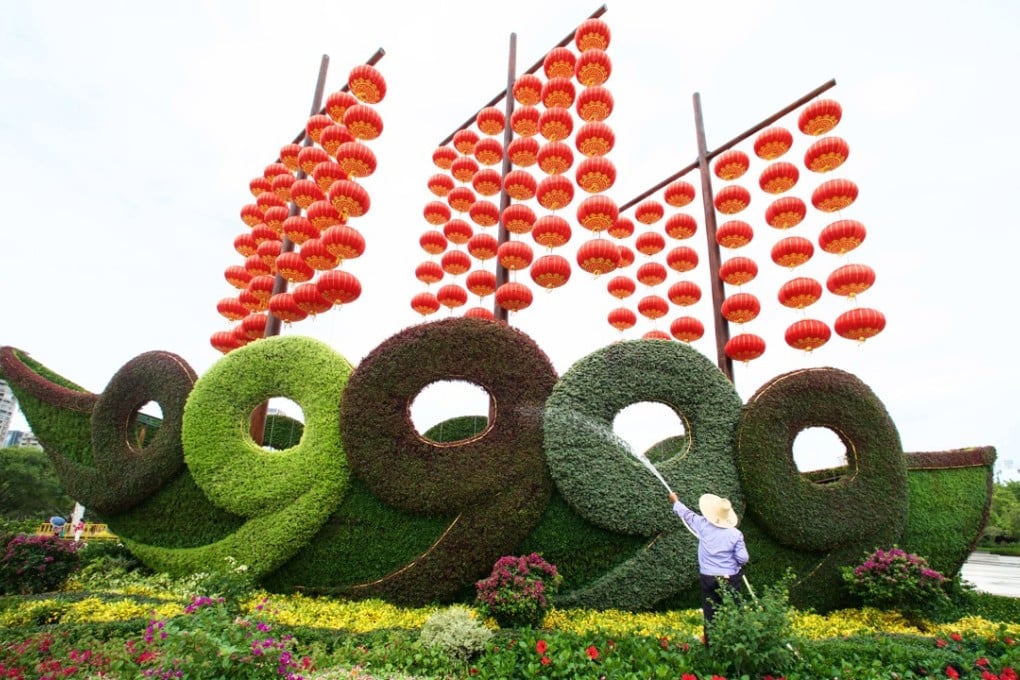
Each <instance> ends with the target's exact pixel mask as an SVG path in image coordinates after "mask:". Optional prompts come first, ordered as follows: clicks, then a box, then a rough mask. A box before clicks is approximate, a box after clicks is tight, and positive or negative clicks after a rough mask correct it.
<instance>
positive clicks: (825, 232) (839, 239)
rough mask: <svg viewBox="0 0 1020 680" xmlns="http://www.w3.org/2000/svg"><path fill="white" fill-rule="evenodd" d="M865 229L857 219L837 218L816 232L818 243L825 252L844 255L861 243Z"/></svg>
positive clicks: (865, 232)
mask: <svg viewBox="0 0 1020 680" xmlns="http://www.w3.org/2000/svg"><path fill="white" fill-rule="evenodd" d="M866 235H867V230H866V229H865V228H864V225H863V224H861V223H860V222H858V221H857V220H838V221H836V222H833V223H832V224H830V225H828V226H826V227H825V228H824V229H822V231H821V233H820V234H818V245H819V246H820V247H821V249H822V250H824V251H825V252H827V253H833V254H835V255H844V254H846V253H848V252H850V251H851V250H853V249H854V248H856V247H857V246H859V245H861V243H862V242H863V241H864V237H865V236H866Z"/></svg>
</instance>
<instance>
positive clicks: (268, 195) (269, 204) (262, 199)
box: [255, 191, 287, 215]
mask: <svg viewBox="0 0 1020 680" xmlns="http://www.w3.org/2000/svg"><path fill="white" fill-rule="evenodd" d="M255 205H257V206H258V207H259V209H260V210H262V214H263V215H265V213H266V211H267V210H269V209H270V208H274V207H276V208H286V207H287V204H286V203H284V202H283V201H281V200H280V198H279V197H278V196H277V195H276V194H274V193H273V192H272V191H266V192H265V193H261V194H259V195H258V197H257V198H256V199H255Z"/></svg>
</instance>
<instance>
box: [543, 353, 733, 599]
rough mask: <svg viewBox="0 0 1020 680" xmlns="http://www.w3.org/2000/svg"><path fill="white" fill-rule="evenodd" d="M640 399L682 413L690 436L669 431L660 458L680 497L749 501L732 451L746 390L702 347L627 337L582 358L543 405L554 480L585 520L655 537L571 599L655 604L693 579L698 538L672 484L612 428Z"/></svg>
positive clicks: (694, 500) (691, 500)
mask: <svg viewBox="0 0 1020 680" xmlns="http://www.w3.org/2000/svg"><path fill="white" fill-rule="evenodd" d="M643 401H652V402H659V403H662V404H665V405H666V406H669V407H670V408H672V409H673V410H674V411H675V412H676V413H677V414H678V415H679V416H680V417H681V418H683V419H684V421H685V422H686V428H685V429H686V431H687V436H686V437H676V438H671V440H672V441H673V442H674V443H675V445H676V446H677V448H676V449H674V453H673V455H672V456H671V457H668V458H667V459H665V460H662V461H661V462H659V463H658V464H657V465H656V466H655V467H656V469H657V470H658V471H659V473H660V474H661V475H662V476H663V477H665V478H666V480H667V481H668V482H669V484H670V487H671V488H672V489H674V490H675V491H676V492H677V493H678V495H679V496H680V498H681V499H682V500H684V501H685V502H686V503H688V504H689V505H692V506H695V507H696V504H697V500H698V498H699V496H700V495H701V494H703V493H708V492H711V493H715V494H719V495H723V496H726V497H728V498H730V499H731V500H732V502H733V504H734V506H735V507H737V508H742V506H743V494H742V492H741V489H740V485H739V482H738V479H737V471H736V464H735V461H734V459H733V436H734V430H735V428H736V424H737V420H738V418H739V415H740V407H741V401H740V397H739V395H738V394H737V393H736V391H735V390H734V389H733V385H732V384H731V383H730V382H729V381H727V380H726V377H725V376H724V375H723V374H722V373H721V372H720V371H719V369H718V368H716V367H715V366H714V365H713V364H712V363H711V362H710V361H709V360H708V359H707V358H706V357H705V356H704V355H702V354H701V353H699V352H697V351H696V350H694V349H692V348H690V347H688V346H687V345H684V344H681V343H676V342H663V341H661V340H631V341H626V342H619V343H615V344H613V345H610V346H608V347H604V348H602V349H600V350H597V351H596V352H594V353H592V354H590V355H588V356H587V357H585V358H583V359H581V360H580V361H578V362H577V363H575V364H574V365H573V366H572V367H571V368H570V370H568V371H567V373H566V374H564V375H563V377H562V378H560V381H559V383H557V385H556V387H555V388H554V389H553V393H552V395H551V396H550V397H549V401H548V402H547V405H546V426H545V450H546V458H547V461H548V464H549V469H550V471H551V474H552V476H553V479H554V480H555V482H556V486H557V488H558V489H559V491H560V493H561V494H562V495H563V497H564V499H566V501H567V503H569V504H570V505H571V506H572V507H573V508H574V509H575V510H576V511H577V512H578V514H580V515H581V516H582V517H584V518H585V519H586V520H588V521H590V522H592V523H594V524H596V525H598V526H600V527H603V528H606V529H609V530H611V531H615V532H617V533H624V534H635V535H639V536H647V537H653V536H654V537H655V538H654V540H653V541H652V542H651V543H650V544H649V545H648V546H646V547H645V548H644V549H642V551H641V552H640V553H638V554H637V555H635V556H634V557H632V558H630V559H629V560H626V561H625V562H623V563H621V564H619V565H617V566H616V567H614V568H613V569H611V570H610V571H608V572H607V573H606V574H605V575H604V576H603V577H601V578H600V579H598V580H597V581H596V582H595V583H594V584H592V585H591V586H589V587H587V588H585V589H582V590H580V591H574V592H572V593H570V594H569V595H566V596H564V597H563V598H561V600H563V601H565V602H569V603H570V604H571V605H576V606H591V607H597V608H606V607H622V608H631V607H634V608H644V607H650V606H652V605H654V604H655V603H656V602H658V601H659V600H661V599H663V598H665V597H668V596H670V595H673V594H675V593H677V592H680V591H682V590H683V589H685V588H687V587H689V586H690V585H692V584H695V583H697V576H698V565H697V560H696V557H695V556H696V547H695V540H694V538H693V537H692V536H691V535H690V534H689V533H688V532H687V531H686V530H685V529H684V528H683V524H682V523H681V521H680V520H679V519H678V518H677V517H676V516H675V515H673V514H672V512H671V510H670V506H669V502H668V500H667V493H668V492H667V491H666V489H665V488H663V486H662V485H661V484H660V483H659V481H658V480H657V479H656V478H655V476H654V475H653V474H652V473H651V472H650V471H649V470H648V469H647V468H645V467H644V466H643V465H642V464H641V463H640V462H639V461H638V460H637V459H636V458H635V456H634V454H632V453H631V451H630V449H629V446H628V445H627V443H626V442H624V441H623V440H621V439H620V438H619V437H617V436H616V435H615V434H614V433H613V422H614V419H615V418H616V415H617V414H618V413H619V412H620V411H621V410H623V409H624V408H626V407H627V406H630V405H631V404H635V403H640V402H643ZM664 445H665V444H662V446H664ZM662 453H663V452H662V451H661V446H660V447H659V450H658V451H657V454H659V455H662Z"/></svg>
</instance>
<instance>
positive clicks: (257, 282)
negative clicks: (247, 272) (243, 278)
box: [245, 274, 276, 302]
mask: <svg viewBox="0 0 1020 680" xmlns="http://www.w3.org/2000/svg"><path fill="white" fill-rule="evenodd" d="M274 285H276V277H274V276H269V275H268V274H263V275H260V276H253V277H252V279H251V281H249V282H248V286H247V288H245V290H246V291H248V292H249V293H251V294H252V295H254V296H255V297H256V298H258V299H259V300H262V301H263V302H269V297H270V296H271V295H272V294H273V286H274Z"/></svg>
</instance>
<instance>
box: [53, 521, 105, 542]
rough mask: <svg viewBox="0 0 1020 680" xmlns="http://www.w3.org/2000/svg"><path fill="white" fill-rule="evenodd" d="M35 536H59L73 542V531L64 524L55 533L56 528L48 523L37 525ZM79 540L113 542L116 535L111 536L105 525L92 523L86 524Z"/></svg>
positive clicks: (69, 526)
mask: <svg viewBox="0 0 1020 680" xmlns="http://www.w3.org/2000/svg"><path fill="white" fill-rule="evenodd" d="M35 533H36V535H37V536H56V535H59V536H60V537H61V538H63V539H64V540H66V541H73V540H74V529H73V528H72V527H71V525H70V524H65V525H63V526H62V527H61V528H60V531H59V532H58V531H57V527H56V526H54V525H53V524H50V523H49V522H43V523H42V524H40V525H39V528H38V529H36V530H35ZM81 540H83V541H115V540H117V535H116V534H111V533H110V530H109V529H108V528H107V527H106V525H105V524H98V523H94V522H86V523H85V530H84V531H82V532H81Z"/></svg>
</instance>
